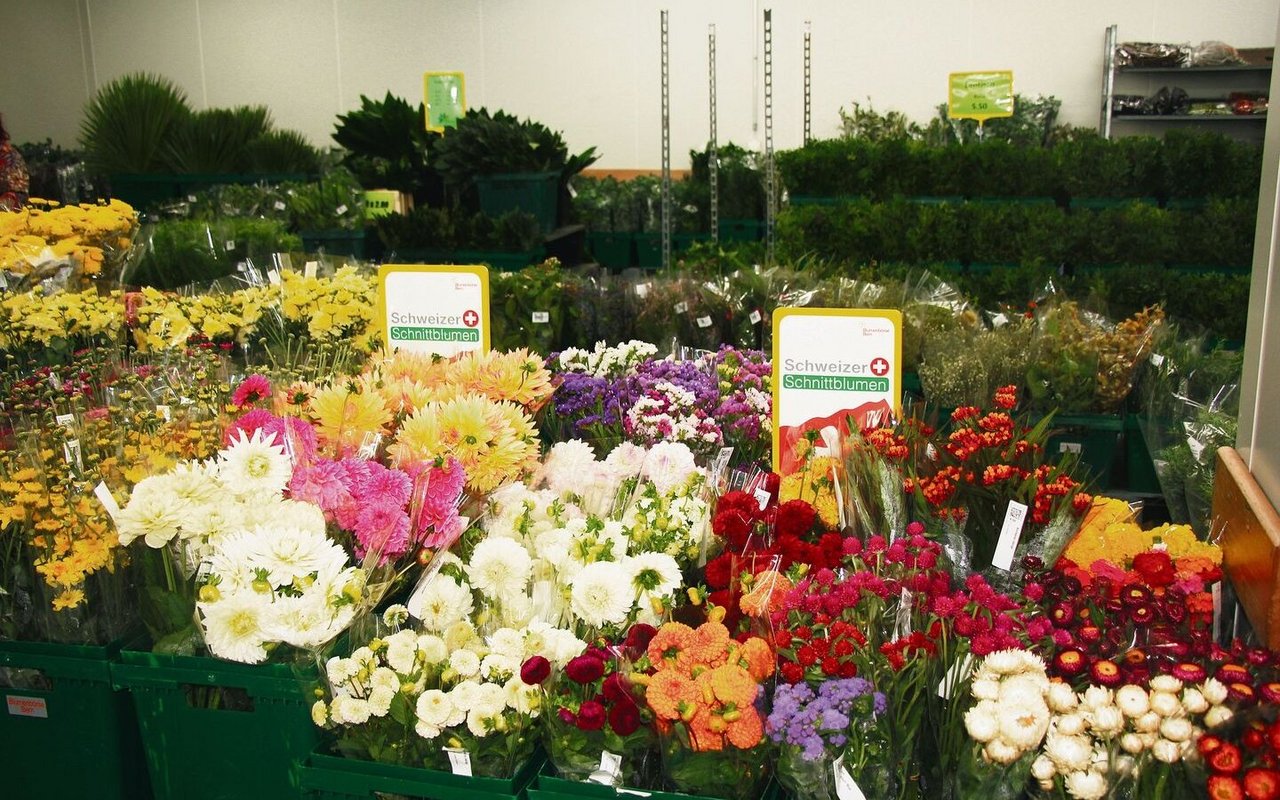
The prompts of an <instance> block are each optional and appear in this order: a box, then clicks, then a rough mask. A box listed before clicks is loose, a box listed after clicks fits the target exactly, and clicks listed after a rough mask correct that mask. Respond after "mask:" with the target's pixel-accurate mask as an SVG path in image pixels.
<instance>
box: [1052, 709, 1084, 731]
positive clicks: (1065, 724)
mask: <svg viewBox="0 0 1280 800" xmlns="http://www.w3.org/2000/svg"><path fill="white" fill-rule="evenodd" d="M1053 724H1054V730H1055V731H1057V732H1058V733H1060V734H1062V735H1063V736H1079V735H1080V734H1082V733H1084V728H1085V722H1084V717H1082V716H1081V715H1079V714H1063V715H1061V716H1059V717H1057V718H1055V719H1054V723H1053Z"/></svg>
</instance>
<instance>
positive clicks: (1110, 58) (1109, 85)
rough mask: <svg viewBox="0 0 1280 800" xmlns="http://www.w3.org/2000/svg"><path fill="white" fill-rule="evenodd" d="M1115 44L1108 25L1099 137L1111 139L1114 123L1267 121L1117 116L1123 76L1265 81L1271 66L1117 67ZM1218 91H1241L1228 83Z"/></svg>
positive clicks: (1228, 117)
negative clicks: (1119, 82)
mask: <svg viewBox="0 0 1280 800" xmlns="http://www.w3.org/2000/svg"><path fill="white" fill-rule="evenodd" d="M1117 44H1118V41H1117V33H1116V26H1115V25H1111V26H1109V27H1108V28H1107V32H1106V36H1105V37H1104V42H1103V47H1104V48H1105V50H1104V52H1103V56H1102V62H1103V70H1102V109H1101V114H1100V116H1099V119H1098V130H1099V131H1100V132H1101V133H1102V136H1103V138H1106V139H1110V138H1111V128H1112V124H1113V123H1114V122H1115V121H1117V120H1119V121H1121V122H1125V123H1130V122H1135V123H1139V124H1146V125H1151V124H1160V123H1165V124H1168V123H1175V124H1196V123H1202V122H1208V123H1220V122H1229V123H1236V124H1240V123H1250V122H1252V123H1257V122H1265V121H1266V119H1267V115H1266V114H1160V115H1151V116H1142V115H1129V114H1124V115H1121V116H1116V115H1115V113H1114V105H1113V101H1114V99H1115V96H1116V79H1117V78H1118V77H1120V76H1122V75H1181V76H1188V77H1190V76H1197V77H1204V76H1211V77H1212V76H1223V78H1227V79H1229V78H1230V77H1240V76H1246V77H1249V78H1252V76H1263V77H1266V76H1270V74H1271V67H1270V66H1266V65H1257V64H1240V65H1233V66H1221V67H1119V66H1117V65H1116V45H1117ZM1252 82H1256V81H1252ZM1268 83H1269V81H1268ZM1219 88H1242V87H1238V86H1237V85H1234V84H1230V83H1228V84H1224V85H1222V86H1220V87H1219Z"/></svg>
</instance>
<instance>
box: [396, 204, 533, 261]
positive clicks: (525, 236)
mask: <svg viewBox="0 0 1280 800" xmlns="http://www.w3.org/2000/svg"><path fill="white" fill-rule="evenodd" d="M373 229H374V231H375V232H376V233H377V235H378V237H379V238H380V239H381V240H382V242H383V244H384V245H386V248H387V250H388V251H391V250H404V249H437V250H486V251H493V252H513V253H527V252H530V251H533V250H536V249H537V248H538V246H539V245H541V244H542V231H541V230H540V229H539V227H538V222H537V220H536V219H534V217H533V215H532V214H527V213H525V212H522V211H510V212H508V213H506V214H503V215H502V216H500V217H497V218H496V219H495V218H493V217H488V216H486V215H484V214H471V213H468V212H466V211H463V210H460V209H457V208H432V207H430V206H420V207H418V208H415V209H414V210H413V211H412V212H410V213H409V214H405V215H400V214H388V215H386V216H384V217H379V218H378V219H377V220H375V221H374V222H373Z"/></svg>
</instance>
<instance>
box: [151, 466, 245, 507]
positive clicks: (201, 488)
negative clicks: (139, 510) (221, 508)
mask: <svg viewBox="0 0 1280 800" xmlns="http://www.w3.org/2000/svg"><path fill="white" fill-rule="evenodd" d="M166 477H167V478H168V480H167V481H166V482H165V484H164V490H165V492H166V493H168V494H170V495H172V496H174V497H177V498H179V499H180V500H184V501H186V502H188V503H190V504H191V505H193V506H203V505H210V504H214V503H217V502H219V501H225V499H226V498H223V497H222V496H221V495H222V492H223V487H222V486H220V485H219V483H218V479H217V469H216V468H214V467H213V466H212V465H211V464H205V463H203V462H200V461H184V462H182V463H180V464H178V465H177V466H175V467H174V468H173V469H172V470H170V471H169V474H168V476H166ZM135 492H136V489H135Z"/></svg>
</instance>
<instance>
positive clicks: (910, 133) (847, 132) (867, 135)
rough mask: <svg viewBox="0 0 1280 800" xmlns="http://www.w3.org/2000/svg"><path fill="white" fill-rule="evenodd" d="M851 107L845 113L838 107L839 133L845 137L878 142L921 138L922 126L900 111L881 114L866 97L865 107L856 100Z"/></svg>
mask: <svg viewBox="0 0 1280 800" xmlns="http://www.w3.org/2000/svg"><path fill="white" fill-rule="evenodd" d="M850 105H851V106H852V108H850V110H849V111H848V112H847V113H846V112H845V110H844V109H843V108H842V109H840V135H841V136H843V137H844V138H846V139H866V140H868V141H873V142H879V141H884V140H886V139H916V140H919V139H923V138H924V135H925V130H924V128H922V127H920V125H919V124H917V123H915V122H912V121H911V120H910V119H908V118H907V115H906V114H903V113H902V112H901V111H887V112H885V113H883V114H881V113H879V112H878V111H876V110H875V108H874V107H872V105H871V99H870V98H868V99H867V107H866V108H863V107H862V104H861V103H859V102H857V101H856V100H855V101H854V102H853V103H851V104H850Z"/></svg>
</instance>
